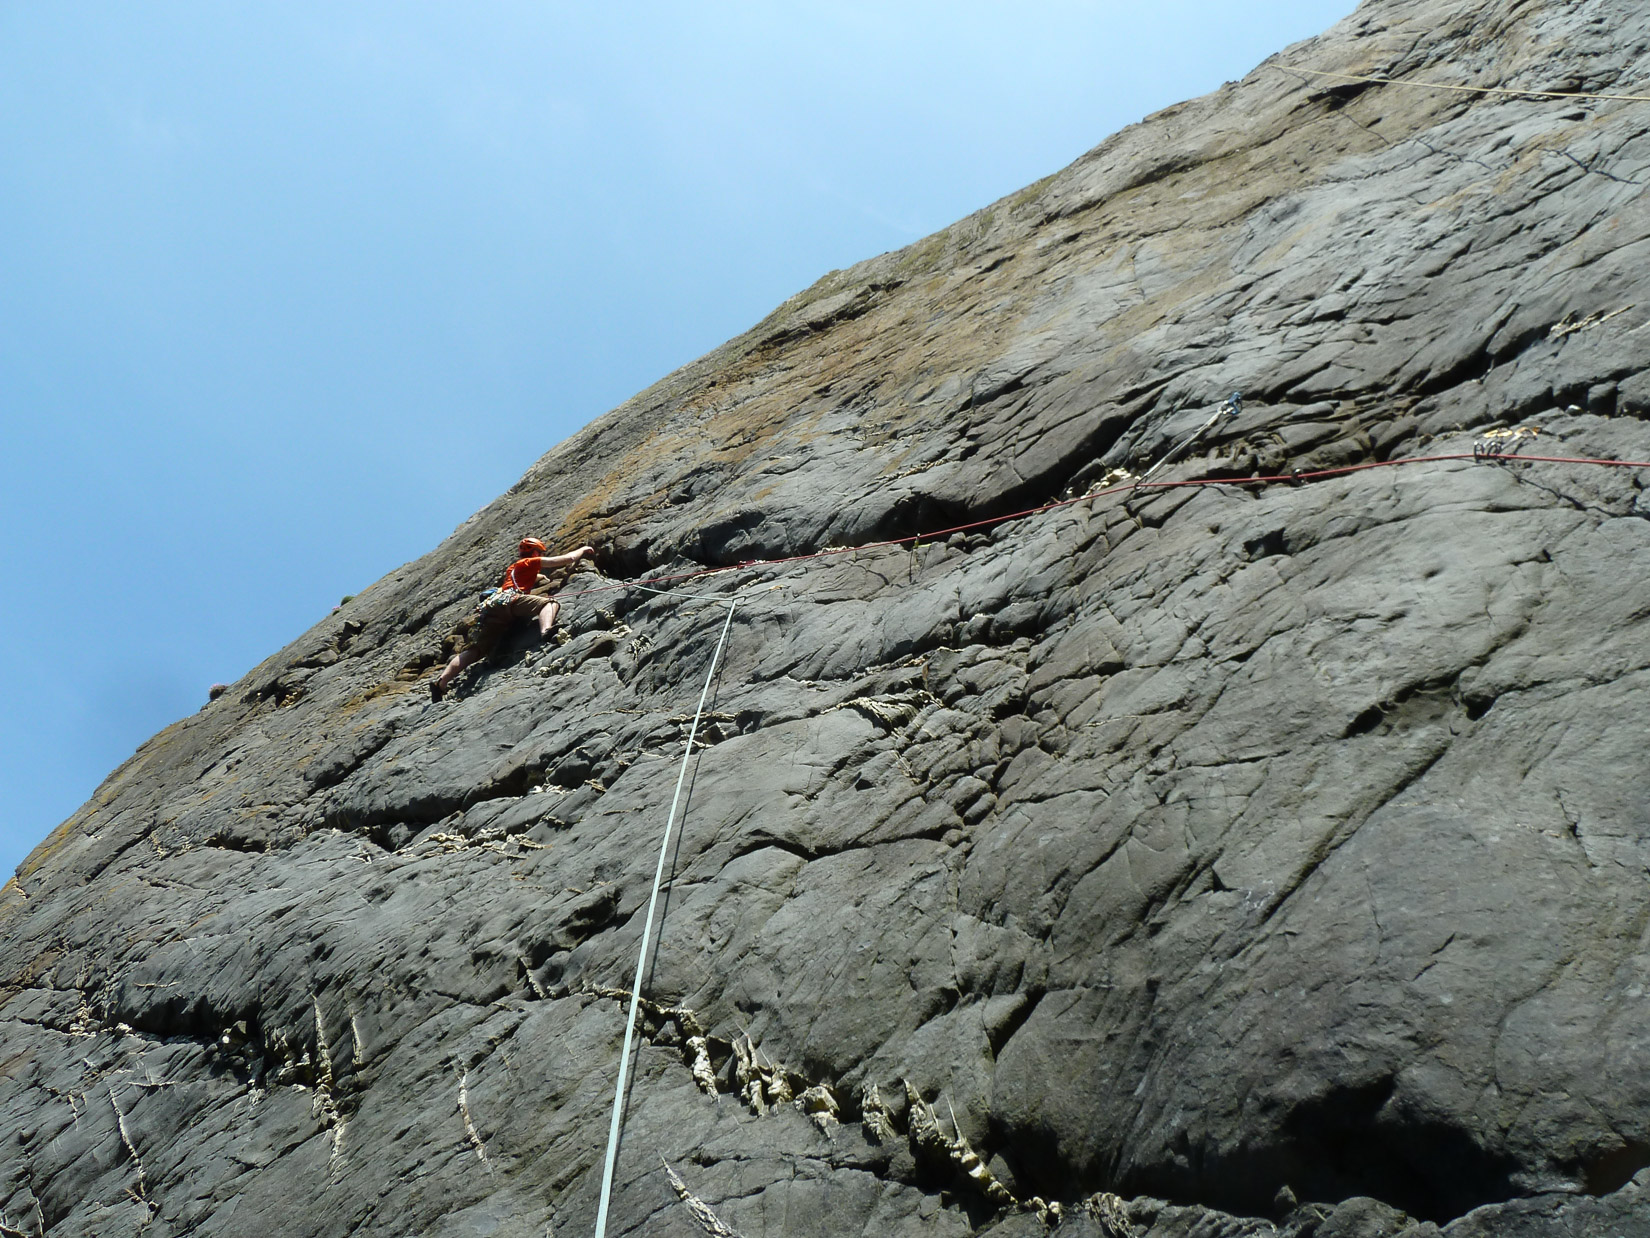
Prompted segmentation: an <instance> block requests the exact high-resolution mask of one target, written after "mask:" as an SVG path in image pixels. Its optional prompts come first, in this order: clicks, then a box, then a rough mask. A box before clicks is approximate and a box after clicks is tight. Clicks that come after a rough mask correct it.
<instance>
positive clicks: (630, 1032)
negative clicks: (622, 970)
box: [596, 598, 738, 1238]
mask: <svg viewBox="0 0 1650 1238" xmlns="http://www.w3.org/2000/svg"><path fill="white" fill-rule="evenodd" d="M717 600H718V601H726V602H727V607H728V617H727V618H726V619H724V620H723V621H722V635H721V636H719V637H717V640H716V650H715V652H713V653H712V654H711V655H710V669H709V670H707V671H706V672H705V686H704V689H703V690H702V691H701V692H700V693H699V708H698V709H696V710H695V711H694V713H693V725H692V726H691V727H689V728H688V739H687V748H686V749H685V750H684V751H683V753H682V768H681V770H680V771H678V772H677V775H676V794H675V795H674V796H672V797H671V801H670V813H669V815H667V816H666V817H665V836H664V839H663V840H662V841H661V842H660V843H659V865H658V867H657V868H656V869H655V870H654V872H653V893H652V894H651V895H650V896H649V898H648V900H647V918H646V919H645V920H643V921H642V948H641V950H640V951H639V952H638V953H637V955H636V983H635V984H634V985H633V986H632V987H631V990H630V1014H629V1017H627V1018H626V1019H625V1024H624V1047H623V1048H622V1049H621V1050H620V1051H619V1081H618V1084H617V1086H615V1087H614V1089H613V1120H612V1122H611V1123H610V1124H609V1125H608V1128H607V1159H606V1161H605V1162H604V1163H603V1165H602V1194H601V1203H600V1204H599V1205H598V1206H597V1209H596V1238H606V1235H607V1208H608V1204H609V1203H610V1202H611V1200H612V1195H613V1167H614V1165H615V1164H616V1163H617V1161H618V1157H619V1128H620V1126H621V1125H622V1123H623V1121H624V1089H625V1082H626V1080H627V1079H628V1078H629V1075H630V1046H631V1042H632V1041H633V1040H634V1038H635V1034H636V1014H637V1010H638V1009H639V1007H640V1006H641V1004H642V976H643V974H644V973H645V972H646V971H647V950H648V946H649V945H651V944H652V940H653V912H654V909H655V908H656V907H657V906H658V903H659V887H660V885H661V884H662V883H663V882H664V876H665V857H666V856H667V855H669V853H670V831H671V828H672V827H673V826H674V825H675V824H676V809H677V806H678V805H679V804H680V803H681V802H682V786H683V784H684V783H686V781H687V771H688V760H689V758H691V757H692V756H693V741H694V739H695V737H696V736H697V735H698V734H699V720H700V719H701V718H702V717H704V713H705V701H706V700H708V699H709V697H710V685H711V683H712V682H713V681H714V680H715V678H716V664H717V662H718V661H719V660H720V659H721V657H722V646H723V645H725V644H726V643H727V639H728V629H729V628H730V627H732V626H733V610H734V607H735V606H736V605H737V604H738V603H737V602H735V601H732V600H729V599H725V598H719V599H717Z"/></svg>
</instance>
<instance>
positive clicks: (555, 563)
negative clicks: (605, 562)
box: [539, 546, 596, 572]
mask: <svg viewBox="0 0 1650 1238" xmlns="http://www.w3.org/2000/svg"><path fill="white" fill-rule="evenodd" d="M595 554H596V551H595V549H594V548H592V547H590V546H580V547H579V548H578V549H577V550H570V551H568V552H567V553H566V554H564V555H546V556H545V557H544V558H543V559H542V560H540V562H539V571H540V572H550V571H556V570H558V569H560V568H564V567H572V566H573V565H574V564H575V563H577V562H578V561H579V560H580V559H583V558H585V557H587V556H588V557H591V558H594V557H595Z"/></svg>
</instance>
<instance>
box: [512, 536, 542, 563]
mask: <svg viewBox="0 0 1650 1238" xmlns="http://www.w3.org/2000/svg"><path fill="white" fill-rule="evenodd" d="M544 550H545V546H544V543H543V542H541V541H539V539H538V538H536V537H524V538H522V539H521V545H519V546H517V547H516V553H517V554H519V555H521V557H522V558H523V559H525V558H527V557H528V556H529V555H542V554H543V553H544Z"/></svg>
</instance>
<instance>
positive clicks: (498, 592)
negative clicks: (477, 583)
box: [476, 589, 521, 619]
mask: <svg viewBox="0 0 1650 1238" xmlns="http://www.w3.org/2000/svg"><path fill="white" fill-rule="evenodd" d="M520 596H521V591H520V590H519V589H488V590H486V591H485V592H484V593H483V594H482V595H481V606H480V608H479V609H478V610H477V612H476V613H477V614H479V615H480V616H481V617H482V618H483V619H485V618H486V617H487V616H488V615H489V614H490V613H492V612H493V611H498V610H503V609H505V608H506V607H508V606H509V605H510V603H511V602H513V601H515V599H516V598H518V597H520Z"/></svg>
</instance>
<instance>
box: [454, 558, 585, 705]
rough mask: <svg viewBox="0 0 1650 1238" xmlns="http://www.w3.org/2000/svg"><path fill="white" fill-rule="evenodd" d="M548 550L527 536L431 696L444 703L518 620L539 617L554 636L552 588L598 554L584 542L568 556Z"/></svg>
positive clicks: (542, 631) (542, 628)
mask: <svg viewBox="0 0 1650 1238" xmlns="http://www.w3.org/2000/svg"><path fill="white" fill-rule="evenodd" d="M544 551H545V545H544V543H543V542H541V541H539V539H538V538H536V537H524V538H522V539H521V544H520V545H519V546H517V547H516V553H517V554H518V555H520V556H521V557H520V558H518V559H517V560H516V561H515V562H514V563H512V564H511V565H510V566H509V567H507V568H505V569H504V580H503V582H502V583H501V584H500V585H499V587H498V588H497V589H494V590H491V591H490V592H489V593H488V594H487V596H486V597H485V598H484V599H483V600H482V603H481V610H480V611H479V612H477V614H476V617H475V619H474V620H473V621H472V623H471V626H470V633H469V636H468V637H467V638H466V640H465V642H464V646H463V648H461V649H460V650H459V651H458V652H457V653H455V654H454V655H453V656H452V658H451V659H450V660H449V661H448V663H447V665H446V666H444V667H443V668H442V670H441V674H440V675H438V676H436V678H435V679H434V681H432V682H431V684H430V699H431V700H435V701H439V700H440V699H441V698H442V697H444V696H446V695H447V688H448V685H450V684H451V683H452V682H453V679H454V678H455V677H456V676H457V675H458V673H459V672H460V671H461V670H463V669H464V668H465V667H466V666H469V665H470V664H471V663H472V662H479V661H480V660H481V659H482V658H485V657H486V656H487V655H488V654H490V653H492V652H493V650H494V649H496V648H497V647H498V643H499V642H500V641H501V640H503V639H504V637H505V636H506V635H507V634H508V633H509V631H510V629H511V628H513V627H515V625H516V622H517V621H518V620H521V619H536V620H537V621H538V628H539V639H540V640H543V639H545V638H546V637H547V636H549V635H550V631H551V629H552V628H554V627H555V626H556V615H557V613H558V612H559V611H560V610H561V604H560V603H559V602H557V601H556V599H555V598H554V597H553V596H551V593H552V591H554V590H556V589H559V588H561V586H562V585H563V584H564V583H565V582H566V580H567V577H568V575H569V574H571V572H572V570H573V568H575V567H576V566H578V563H579V560H580V559H584V558H588V557H592V556H594V555H595V553H596V552H595V550H594V549H593V548H591V547H589V546H580V547H579V548H578V549H577V550H570V551H568V552H567V553H566V554H564V555H546V554H545V553H544Z"/></svg>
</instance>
